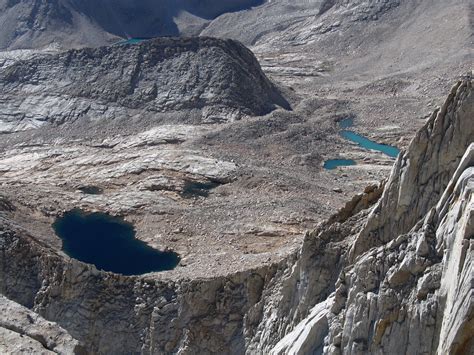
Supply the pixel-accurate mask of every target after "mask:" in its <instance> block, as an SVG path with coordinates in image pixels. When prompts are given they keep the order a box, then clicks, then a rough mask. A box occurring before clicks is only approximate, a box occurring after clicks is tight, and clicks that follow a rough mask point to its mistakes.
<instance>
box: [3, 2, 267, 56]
mask: <svg viewBox="0 0 474 355" xmlns="http://www.w3.org/2000/svg"><path fill="white" fill-rule="evenodd" d="M261 3H263V1H262V0H227V1H217V0H206V1H197V0H178V1H175V0H164V1H163V0H160V1H153V0H140V1H134V0H119V1H116V0H100V1H95V0H20V1H11V0H2V1H0V23H2V33H1V34H0V48H40V47H42V46H45V45H48V44H51V43H54V42H59V43H60V44H61V45H63V46H64V47H66V48H67V47H69V48H70V47H71V46H72V45H76V46H80V45H94V44H95V45H97V44H104V43H106V42H107V41H110V40H113V38H114V37H115V38H117V37H122V38H129V37H157V36H170V35H172V36H177V35H180V34H182V33H185V34H195V33H196V30H198V29H201V28H202V27H203V26H204V25H205V23H206V22H207V21H208V20H211V19H213V18H215V17H217V16H219V15H221V14H223V13H226V12H229V11H238V10H242V9H245V8H248V7H251V6H255V5H259V4H261ZM183 14H184V16H185V17H186V18H187V20H186V21H185V23H183V24H182V26H180V25H181V23H180V21H179V19H178V18H179V17H180V16H183ZM180 27H181V28H180Z"/></svg>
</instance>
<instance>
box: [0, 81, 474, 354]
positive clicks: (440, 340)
mask: <svg viewBox="0 0 474 355" xmlns="http://www.w3.org/2000/svg"><path fill="white" fill-rule="evenodd" d="M473 97H474V96H473V89H472V81H471V79H470V78H467V79H465V80H464V81H462V82H460V83H459V84H457V85H456V86H455V88H454V89H453V91H452V94H451V95H450V96H449V97H448V99H447V100H446V103H445V104H444V105H443V107H444V108H445V109H442V110H440V111H439V113H437V114H435V115H433V116H432V117H431V118H430V120H429V121H428V122H427V124H426V127H430V133H429V134H426V135H423V134H419V135H418V136H417V137H416V138H415V139H414V140H413V142H412V144H411V145H410V148H409V149H408V150H407V152H405V153H403V154H401V155H400V156H399V158H398V160H397V164H396V165H395V167H394V169H393V171H392V175H391V176H392V177H391V179H390V180H389V181H388V183H387V185H386V187H385V191H384V193H383V195H382V197H381V199H380V202H379V203H377V204H376V206H375V207H373V208H370V209H362V210H360V211H359V209H360V208H364V207H367V206H368V205H369V204H370V203H371V202H373V198H372V197H370V196H369V195H370V194H374V193H375V194H377V190H376V189H375V188H374V187H371V188H368V189H367V190H366V193H365V195H362V196H361V197H360V198H358V199H356V200H357V201H354V203H353V204H348V205H347V206H346V208H345V209H344V210H342V211H341V217H335V218H332V220H331V221H329V222H326V223H322V224H321V225H320V226H319V227H318V229H317V230H316V231H314V232H311V233H309V234H307V236H306V238H305V242H304V245H303V247H302V249H301V251H300V252H298V253H293V254H290V255H289V256H288V257H286V258H285V259H283V260H282V261H280V262H278V263H273V264H270V263H269V264H267V265H263V266H261V267H259V268H256V269H249V270H245V271H242V272H239V273H235V274H229V275H227V276H222V277H214V278H212V277H210V278H204V279H195V280H188V279H185V278H183V279H175V280H169V279H167V278H166V277H161V278H160V277H157V276H156V277H155V276H154V275H152V274H150V275H145V276H140V277H125V276H120V275H114V274H111V273H105V272H100V271H97V270H96V269H95V268H94V267H92V266H90V265H86V264H83V263H80V262H77V261H75V260H71V259H68V258H66V257H65V256H64V255H62V253H59V252H56V251H54V250H53V249H52V248H50V247H49V246H47V245H44V244H43V243H40V242H38V241H37V240H36V238H31V237H29V236H28V233H27V232H26V231H24V230H22V229H21V228H18V227H16V226H15V225H13V224H12V223H11V221H9V220H8V214H7V213H8V212H2V213H3V215H4V216H6V217H2V223H1V226H2V227H1V228H2V231H1V233H2V234H1V241H2V243H1V245H2V254H1V255H2V260H1V263H0V265H1V270H0V275H1V278H0V280H1V284H0V287H1V288H0V290H1V292H2V294H4V295H6V296H7V297H9V298H10V299H12V300H14V301H16V302H19V303H21V304H23V305H25V306H28V307H29V308H31V309H32V310H34V311H35V312H37V313H39V314H40V315H41V316H43V317H45V318H46V319H49V320H52V321H57V322H58V323H59V324H60V325H61V326H62V327H64V328H65V329H67V330H68V332H69V333H70V334H71V335H72V336H74V337H75V338H77V339H78V340H80V341H82V342H84V344H86V345H87V347H88V350H89V351H92V352H99V353H110V352H114V353H130V352H140V351H141V352H144V353H180V354H193V353H203V352H204V353H207V352H219V353H235V354H242V353H245V352H247V353H252V354H254V353H269V352H273V353H277V354H280V353H294V354H306V353H308V352H323V353H327V354H341V353H344V354H365V353H375V354H393V353H400V352H402V353H438V354H445V353H453V354H456V353H458V354H463V353H471V352H472V351H473V350H474V348H473V346H474V344H473V343H472V337H471V335H472V319H473V310H474V307H473V298H472V284H473V283H472V280H473V245H472V237H473V232H474V229H473V228H474V227H473V226H474V224H473V221H474V219H473V216H474V200H473V196H474V194H473V191H474V180H473V178H474V170H473V166H474V161H473V157H474V145H472V144H471V143H472V134H471V131H470V129H471V128H470V127H472V123H473V119H474V117H473V115H472V112H473V111H472V110H473V105H474V103H473ZM438 124H442V125H443V127H445V131H444V134H439V135H438V134H435V133H436V132H438V131H437V130H436V129H434V128H433V127H437V125H438ZM450 127H453V128H452V129H450ZM455 127H463V128H464V129H454V128H455ZM432 128H433V129H432ZM442 137H449V138H447V139H448V140H449V143H448V142H447V141H446V142H445V140H444V139H443V138H442ZM419 147H431V148H430V151H436V152H439V151H443V156H447V157H450V158H449V159H446V160H443V159H440V160H436V161H437V163H436V164H437V165H436V164H435V163H434V162H433V161H432V159H431V154H429V155H427V154H423V153H422V154H420V155H418V154H416V152H424V150H423V149H419ZM407 157H409V159H407ZM415 160H416V161H417V162H418V163H417V164H416V165H415V164H413V165H411V166H408V167H404V166H403V165H402V164H401V162H402V161H415ZM444 163H446V165H445V164H444ZM428 165H429V166H428ZM432 167H433V169H432ZM430 169H432V170H430ZM423 171H432V172H433V173H432V174H431V176H430V177H428V178H427V181H424V185H427V186H428V185H429V186H435V190H433V191H432V194H434V193H435V192H436V194H435V195H433V196H434V197H433V198H429V199H427V200H426V202H425V203H424V204H418V203H417V201H418V199H416V198H415V197H416V196H410V202H409V204H412V205H413V206H412V210H413V214H414V215H415V216H414V217H413V219H409V218H406V217H405V218H404V219H397V218H399V216H400V215H401V216H404V214H403V213H402V214H397V213H393V215H389V214H388V215H386V217H385V219H383V221H384V222H383V223H382V224H380V225H379V224H377V225H379V226H380V227H379V228H381V227H383V226H384V225H387V226H391V225H392V223H394V221H398V223H399V224H400V225H399V226H398V227H397V228H398V229H394V230H395V231H396V232H394V233H388V232H386V234H383V235H384V237H383V238H374V241H372V240H367V239H364V238H366V237H365V233H366V230H367V228H368V227H370V226H373V225H374V222H373V221H374V219H375V220H377V221H381V220H382V219H380V218H379V217H378V216H380V215H382V216H385V214H384V213H385V209H389V210H390V209H391V208H392V207H391V206H393V205H392V204H391V203H393V202H391V203H388V204H387V201H388V200H387V197H386V196H387V194H388V193H392V194H393V193H395V196H399V194H397V192H400V191H401V192H403V191H405V190H404V189H405V187H404V186H405V185H403V184H400V183H399V180H398V179H394V176H400V175H403V176H411V174H415V175H417V174H422V172H423ZM402 172H403V173H402ZM415 172H416V173H415ZM440 176H442V178H441V177H440ZM400 180H402V181H403V178H402V179H400ZM419 183H420V181H419V180H415V181H414V182H413V184H414V186H412V187H411V189H410V191H414V192H413V193H414V194H417V193H420V199H421V201H423V199H424V196H425V195H424V194H423V191H424V188H422V187H421V186H420V185H418V184H419ZM364 196H365V197H364ZM402 197H404V196H402ZM412 197H413V200H411V198H412ZM356 202H357V203H356ZM350 206H353V207H352V209H353V211H349V210H350V209H351V207H350ZM408 207H410V206H408ZM342 215H343V216H344V218H343V217H342ZM346 218H347V219H346ZM344 219H345V220H344ZM398 231H399V232H398ZM356 241H357V243H355V244H354V242H356ZM354 245H355V247H354Z"/></svg>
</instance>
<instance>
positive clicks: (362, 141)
mask: <svg viewBox="0 0 474 355" xmlns="http://www.w3.org/2000/svg"><path fill="white" fill-rule="evenodd" d="M353 124H354V120H353V119H352V118H346V119H344V120H342V121H340V122H339V127H340V128H342V129H343V130H342V131H341V132H340V133H339V134H340V135H341V136H342V137H343V138H345V139H347V140H349V141H351V142H354V143H356V144H357V145H359V146H361V147H362V148H365V149H371V150H376V151H379V152H382V153H383V154H385V155H387V156H389V157H391V158H396V157H397V156H398V153H400V150H399V149H398V148H396V147H393V146H391V145H387V144H380V143H377V142H374V141H372V140H370V139H368V138H366V137H364V136H362V135H360V134H357V133H355V132H353V131H350V130H348V129H347V128H350V127H352V126H353ZM350 165H356V162H355V161H354V160H352V159H330V160H326V161H325V162H324V168H325V169H335V168H337V167H339V166H350Z"/></svg>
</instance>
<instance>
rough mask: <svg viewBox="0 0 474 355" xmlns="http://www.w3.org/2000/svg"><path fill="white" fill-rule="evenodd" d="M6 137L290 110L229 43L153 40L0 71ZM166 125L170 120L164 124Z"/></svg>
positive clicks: (245, 54)
mask: <svg viewBox="0 0 474 355" xmlns="http://www.w3.org/2000/svg"><path fill="white" fill-rule="evenodd" d="M0 90H1V91H2V93H3V95H2V97H1V98H0V122H2V127H3V131H15V130H21V129H27V128H31V127H38V126H41V125H43V124H44V123H55V124H61V123H64V122H71V121H76V120H77V119H79V118H83V117H84V118H88V119H90V120H92V121H97V120H102V119H104V118H106V119H118V118H129V117H133V116H137V115H138V114H140V116H141V117H142V119H149V120H155V121H158V120H159V116H160V115H159V114H166V113H176V112H181V113H183V112H188V114H184V113H183V114H182V115H184V117H182V116H180V117H179V118H176V119H175V121H176V120H178V121H180V122H183V121H186V122H203V121H209V122H213V121H228V120H233V119H236V118H239V117H241V116H242V115H252V116H256V115H263V114H265V113H268V112H270V111H271V110H273V109H274V108H275V107H276V105H279V106H283V107H285V108H289V105H288V104H287V102H286V101H285V99H284V98H283V97H282V96H281V94H280V93H279V92H278V90H277V89H276V88H275V87H274V85H273V84H272V83H271V82H270V81H269V80H268V79H267V78H266V76H265V75H264V74H263V73H262V71H261V69H260V66H259V64H258V62H257V60H256V59H255V57H254V56H253V54H252V53H251V52H250V51H249V50H247V49H246V48H245V47H244V46H242V45H241V44H239V43H237V42H235V41H232V40H226V41H224V40H218V39H212V38H205V37H201V38H194V39H166V38H161V39H155V40H151V41H145V42H143V43H141V44H138V45H120V46H111V47H102V48H97V49H81V50H72V51H69V52H63V53H60V54H56V55H50V56H40V57H38V58H33V59H28V60H24V61H20V62H17V63H15V64H13V65H11V66H8V67H7V68H4V69H0ZM169 120H172V119H171V118H169Z"/></svg>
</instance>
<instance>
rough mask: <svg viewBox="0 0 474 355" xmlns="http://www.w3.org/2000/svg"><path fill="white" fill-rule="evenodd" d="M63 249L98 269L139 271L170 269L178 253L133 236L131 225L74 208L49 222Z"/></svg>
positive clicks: (105, 215)
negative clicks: (158, 247)
mask: <svg viewBox="0 0 474 355" xmlns="http://www.w3.org/2000/svg"><path fill="white" fill-rule="evenodd" d="M53 228H54V230H55V232H56V234H57V235H58V236H59V237H60V238H61V239H62V241H63V251H64V252H65V253H66V254H67V255H69V256H70V257H72V258H75V259H77V260H80V261H83V262H85V263H89V264H94V265H95V266H96V267H97V268H98V269H101V270H105V271H111V272H115V273H119V274H123V275H140V274H145V273H148V272H154V271H164V270H171V269H174V268H175V267H176V266H177V265H178V263H179V257H178V254H176V253H173V252H162V251H159V250H156V249H153V248H152V247H150V246H148V245H147V244H146V243H144V242H142V241H140V240H138V239H136V238H135V230H134V228H133V225H132V224H130V223H127V222H125V221H124V220H122V219H121V218H117V217H112V216H109V215H107V214H104V213H86V212H83V211H82V210H79V209H74V210H72V211H69V212H67V213H65V214H64V215H63V216H62V217H60V218H58V219H57V220H56V222H55V223H54V224H53Z"/></svg>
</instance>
